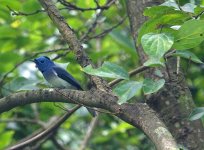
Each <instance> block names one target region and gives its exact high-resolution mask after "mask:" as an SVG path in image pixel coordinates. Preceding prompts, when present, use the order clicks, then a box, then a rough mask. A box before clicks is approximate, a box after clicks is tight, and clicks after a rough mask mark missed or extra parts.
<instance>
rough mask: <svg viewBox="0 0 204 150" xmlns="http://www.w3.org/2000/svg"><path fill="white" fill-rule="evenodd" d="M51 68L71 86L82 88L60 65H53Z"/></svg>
mask: <svg viewBox="0 0 204 150" xmlns="http://www.w3.org/2000/svg"><path fill="white" fill-rule="evenodd" d="M53 70H54V71H55V72H56V73H57V76H58V77H59V78H61V79H63V80H65V81H67V82H68V83H69V84H71V85H72V86H74V87H76V88H77V89H78V90H83V89H82V88H81V86H80V84H79V83H78V82H77V81H76V80H75V79H74V77H72V75H70V74H69V73H68V72H67V71H66V70H64V69H63V68H61V67H58V66H54V67H53Z"/></svg>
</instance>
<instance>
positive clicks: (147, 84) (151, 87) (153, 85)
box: [143, 78, 165, 94]
mask: <svg viewBox="0 0 204 150" xmlns="http://www.w3.org/2000/svg"><path fill="white" fill-rule="evenodd" d="M164 83H165V80H164V79H160V80H157V81H154V80H152V79H150V78H146V79H145V80H144V81H143V92H144V94H151V93H155V92H157V91H158V90H159V89H161V88H162V87H163V86H164Z"/></svg>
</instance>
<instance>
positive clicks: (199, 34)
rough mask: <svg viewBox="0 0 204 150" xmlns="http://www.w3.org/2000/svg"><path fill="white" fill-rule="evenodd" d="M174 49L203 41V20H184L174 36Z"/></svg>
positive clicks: (195, 44)
mask: <svg viewBox="0 0 204 150" xmlns="http://www.w3.org/2000/svg"><path fill="white" fill-rule="evenodd" d="M174 39H175V40H174V45H173V48H175V49H190V48H193V47H195V46H197V45H199V44H200V43H201V42H202V41H204V20H190V21H187V22H185V23H184V24H183V25H182V26H181V28H180V29H179V30H178V32H177V34H175V37H174Z"/></svg>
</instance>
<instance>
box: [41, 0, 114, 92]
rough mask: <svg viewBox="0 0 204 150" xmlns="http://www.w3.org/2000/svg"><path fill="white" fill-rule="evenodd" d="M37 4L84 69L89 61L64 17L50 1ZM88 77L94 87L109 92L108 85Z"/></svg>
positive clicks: (42, 0)
mask: <svg viewBox="0 0 204 150" xmlns="http://www.w3.org/2000/svg"><path fill="white" fill-rule="evenodd" d="M39 2H40V3H41V5H42V6H43V7H44V9H45V10H46V11H47V13H48V15H49V17H50V19H51V20H52V21H53V23H54V24H55V25H56V26H57V28H58V30H59V32H60V33H61V35H62V37H63V38H64V40H65V41H66V42H67V44H68V45H69V47H70V49H72V50H73V51H74V52H75V54H76V56H77V60H78V62H79V63H80V65H81V66H82V67H85V66H87V65H89V64H91V61H90V59H89V57H88V56H87V55H86V53H85V52H84V50H83V47H82V45H81V43H80V42H79V40H78V39H77V37H76V34H75V33H74V31H73V30H72V28H71V27H70V26H69V24H68V23H67V21H65V19H64V17H63V16H61V15H60V12H59V11H58V9H57V8H56V6H55V5H54V3H53V2H52V0H39ZM89 77H90V78H91V81H92V83H93V85H94V86H95V87H97V88H98V89H101V90H103V91H110V88H109V86H108V84H107V83H106V82H105V81H104V80H103V79H101V78H99V77H96V76H89Z"/></svg>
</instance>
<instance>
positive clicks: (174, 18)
mask: <svg viewBox="0 0 204 150" xmlns="http://www.w3.org/2000/svg"><path fill="white" fill-rule="evenodd" d="M158 14H159V13H158ZM188 18H190V16H189V15H188V14H186V13H185V12H182V11H178V10H174V11H173V10H172V11H171V12H169V13H168V12H167V14H166V13H165V14H159V15H158V16H156V17H154V18H152V19H150V20H148V21H146V22H145V23H144V24H143V25H142V26H141V27H140V29H139V33H138V40H137V45H139V44H140V43H141V37H142V36H143V35H144V34H147V33H150V32H155V33H158V32H159V31H161V27H168V28H169V27H170V26H173V25H180V24H183V23H184V22H185V21H186V19H188ZM162 31H163V30H162Z"/></svg>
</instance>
